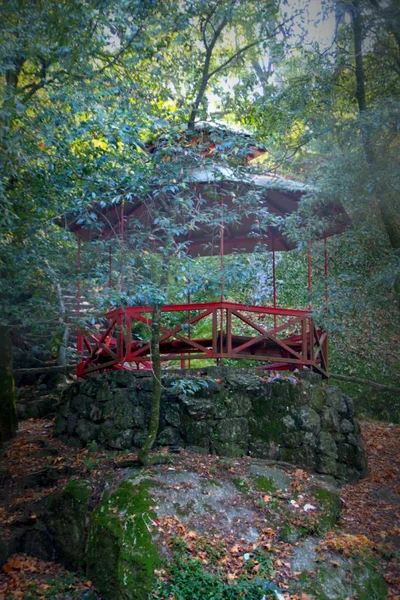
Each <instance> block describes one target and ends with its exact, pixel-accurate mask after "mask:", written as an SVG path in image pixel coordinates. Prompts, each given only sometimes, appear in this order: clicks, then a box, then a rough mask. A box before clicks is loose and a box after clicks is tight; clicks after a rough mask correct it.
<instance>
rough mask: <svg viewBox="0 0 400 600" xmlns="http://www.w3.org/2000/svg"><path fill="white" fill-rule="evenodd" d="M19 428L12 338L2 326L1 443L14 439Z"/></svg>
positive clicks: (0, 363)
mask: <svg viewBox="0 0 400 600" xmlns="http://www.w3.org/2000/svg"><path fill="white" fill-rule="evenodd" d="M17 428H18V421H17V408H16V404H15V389H14V378H13V371H12V348H11V336H10V330H9V328H8V327H7V326H6V325H0V443H3V442H6V441H7V440H9V439H10V438H12V437H13V436H14V435H15V434H16V432H17Z"/></svg>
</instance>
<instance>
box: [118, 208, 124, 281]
mask: <svg viewBox="0 0 400 600" xmlns="http://www.w3.org/2000/svg"><path fill="white" fill-rule="evenodd" d="M124 225H125V224H124V203H123V202H122V203H121V210H120V217H119V230H120V239H121V251H120V257H121V258H120V265H121V266H120V290H121V292H123V290H124V234H125V231H124V229H125V228H124Z"/></svg>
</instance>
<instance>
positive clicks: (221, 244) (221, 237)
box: [217, 196, 225, 365]
mask: <svg viewBox="0 0 400 600" xmlns="http://www.w3.org/2000/svg"><path fill="white" fill-rule="evenodd" d="M224 242H225V223H224V198H223V196H221V222H220V227H219V254H220V273H221V282H220V291H221V293H220V302H223V301H224V292H225V277H224V266H225V261H224V258H225V257H224V254H225V247H224ZM223 343H224V310H223V309H222V308H221V309H220V353H222V351H223ZM217 364H221V365H222V364H223V359H222V358H220V359H217Z"/></svg>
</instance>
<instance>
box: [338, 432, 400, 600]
mask: <svg viewBox="0 0 400 600" xmlns="http://www.w3.org/2000/svg"><path fill="white" fill-rule="evenodd" d="M362 435H363V438H364V442H365V449H366V452H367V455H368V466H369V471H370V473H369V476H368V477H367V478H366V479H363V480H362V481H360V482H358V483H354V484H349V485H347V486H345V487H344V488H343V489H342V490H341V497H342V500H343V501H344V507H343V516H342V529H344V532H345V533H348V534H355V535H363V536H365V537H366V538H368V539H370V540H371V541H372V542H374V544H375V545H376V546H377V547H378V548H381V549H383V550H384V551H385V552H391V551H392V550H393V551H395V552H397V555H398V552H399V550H400V526H399V525H400V426H398V425H389V424H383V423H369V422H364V423H363V424H362ZM383 566H384V569H385V579H386V581H387V583H388V585H389V598H390V600H400V561H399V559H398V558H397V557H396V554H395V553H394V556H393V559H392V560H390V561H385V562H383Z"/></svg>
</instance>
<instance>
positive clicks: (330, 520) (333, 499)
mask: <svg viewBox="0 0 400 600" xmlns="http://www.w3.org/2000/svg"><path fill="white" fill-rule="evenodd" d="M311 492H312V494H313V496H314V498H315V499H316V500H317V502H318V506H319V508H320V511H321V513H322V514H321V516H320V517H319V519H318V522H317V527H316V533H324V532H326V531H328V530H329V529H332V527H333V526H334V525H335V523H336V522H337V521H338V520H339V517H340V513H341V504H342V502H341V500H340V496H339V494H338V492H336V491H334V490H328V489H327V488H325V487H322V486H314V487H313V488H312V490H311Z"/></svg>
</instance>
